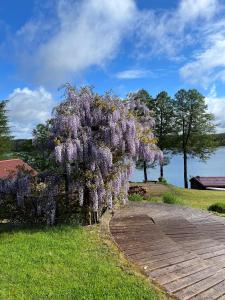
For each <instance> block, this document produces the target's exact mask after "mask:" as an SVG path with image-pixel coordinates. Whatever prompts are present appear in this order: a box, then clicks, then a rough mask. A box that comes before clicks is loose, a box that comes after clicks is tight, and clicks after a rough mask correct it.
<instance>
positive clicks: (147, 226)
mask: <svg viewBox="0 0 225 300" xmlns="http://www.w3.org/2000/svg"><path fill="white" fill-rule="evenodd" d="M110 230H111V233H112V235H113V237H114V239H115V242H116V243H117V245H118V246H119V248H120V249H121V250H122V251H123V252H124V254H125V255H126V256H127V258H128V259H129V260H131V261H133V262H134V263H135V264H137V265H139V266H140V267H141V268H142V269H143V271H144V272H145V273H146V275H148V276H149V277H150V278H151V279H153V280H154V281H156V282H157V283H158V284H160V285H161V286H163V287H164V288H165V289H166V290H167V292H168V293H169V294H170V295H172V296H174V297H176V298H178V299H182V300H183V299H202V300H213V299H225V218H222V217H217V216H214V215H211V214H209V213H207V212H202V211H199V210H195V209H191V208H186V207H181V206H175V205H168V204H159V203H139V204H138V203H133V204H132V203H131V204H130V206H129V207H128V208H125V209H122V210H120V211H118V212H117V213H116V214H115V216H114V217H113V218H112V220H111V222H110Z"/></svg>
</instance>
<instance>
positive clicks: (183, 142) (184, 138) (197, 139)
mask: <svg viewBox="0 0 225 300" xmlns="http://www.w3.org/2000/svg"><path fill="white" fill-rule="evenodd" d="M174 108H175V124H176V125H175V130H176V132H177V135H176V142H175V145H176V148H177V151H178V152H181V153H182V154H183V162H184V187H185V188H188V157H197V158H199V159H200V160H207V159H208V158H209V157H210V155H211V153H213V150H214V146H215V143H214V141H213V139H212V137H211V134H213V133H215V125H214V122H213V121H214V116H213V114H211V113H209V112H208V111H207V105H206V103H205V98H204V96H203V95H202V94H200V93H199V92H198V91H197V90H196V89H190V90H184V89H181V90H179V91H178V92H177V93H176V95H175V99H174Z"/></svg>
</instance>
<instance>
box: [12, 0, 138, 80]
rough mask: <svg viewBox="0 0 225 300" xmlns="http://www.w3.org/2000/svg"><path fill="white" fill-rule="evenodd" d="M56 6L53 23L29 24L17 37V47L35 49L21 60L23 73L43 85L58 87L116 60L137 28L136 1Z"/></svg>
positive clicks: (62, 1)
mask: <svg viewBox="0 0 225 300" xmlns="http://www.w3.org/2000/svg"><path fill="white" fill-rule="evenodd" d="M56 3H57V7H56V16H55V19H54V21H53V20H52V19H51V20H50V21H48V20H46V19H45V20H43V19H41V20H40V19H38V20H35V21H32V20H31V21H29V22H28V23H27V24H25V25H24V26H23V28H21V29H20V30H19V32H18V33H17V43H19V44H21V43H22V45H23V48H24V47H25V46H26V48H27V49H31V48H34V51H33V53H31V55H29V53H27V52H25V53H23V57H20V59H21V61H22V64H23V69H25V68H27V69H28V71H29V72H32V73H33V72H34V73H35V75H36V77H37V79H38V81H39V82H40V83H46V82H47V81H52V83H54V84H57V85H58V84H62V83H64V82H65V81H68V80H70V78H71V76H72V75H77V74H78V73H80V72H82V71H84V70H85V69H87V68H89V67H90V66H103V65H104V64H105V63H106V62H108V61H109V60H111V59H113V58H114V57H115V55H116V54H117V51H118V49H119V45H120V43H121V41H122V39H123V38H124V37H125V36H126V35H127V34H128V32H129V31H130V29H131V26H132V24H134V18H135V16H136V5H135V2H134V0H123V1H121V0H113V1H109V0H87V1H79V2H77V1H73V0H59V1H58V2H56ZM31 46H32V47H31ZM32 69H34V70H32Z"/></svg>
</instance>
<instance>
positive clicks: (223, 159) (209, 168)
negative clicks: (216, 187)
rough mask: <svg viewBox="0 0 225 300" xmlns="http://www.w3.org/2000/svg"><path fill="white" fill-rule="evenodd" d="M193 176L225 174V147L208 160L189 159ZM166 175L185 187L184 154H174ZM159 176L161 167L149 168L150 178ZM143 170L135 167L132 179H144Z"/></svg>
mask: <svg viewBox="0 0 225 300" xmlns="http://www.w3.org/2000/svg"><path fill="white" fill-rule="evenodd" d="M193 176H225V147H219V148H217V150H216V151H215V153H214V154H212V156H211V157H210V159H209V160H207V161H206V162H201V161H199V160H198V159H189V160H188V177H189V179H190V178H191V177H193ZM164 177H165V178H166V180H167V181H168V183H171V184H173V185H176V186H180V187H183V186H184V179H183V158H182V155H174V156H172V158H171V161H170V164H169V165H167V166H165V167H164ZM158 178H159V167H156V168H155V169H148V180H157V179H158ZM143 179H144V176H143V170H138V169H135V170H134V172H133V174H132V176H131V178H130V180H131V181H143Z"/></svg>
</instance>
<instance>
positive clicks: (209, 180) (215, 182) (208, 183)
mask: <svg viewBox="0 0 225 300" xmlns="http://www.w3.org/2000/svg"><path fill="white" fill-rule="evenodd" d="M191 180H196V181H198V182H199V183H200V184H201V185H203V186H204V187H225V177H201V176H196V177H193V178H192V179H191Z"/></svg>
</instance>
